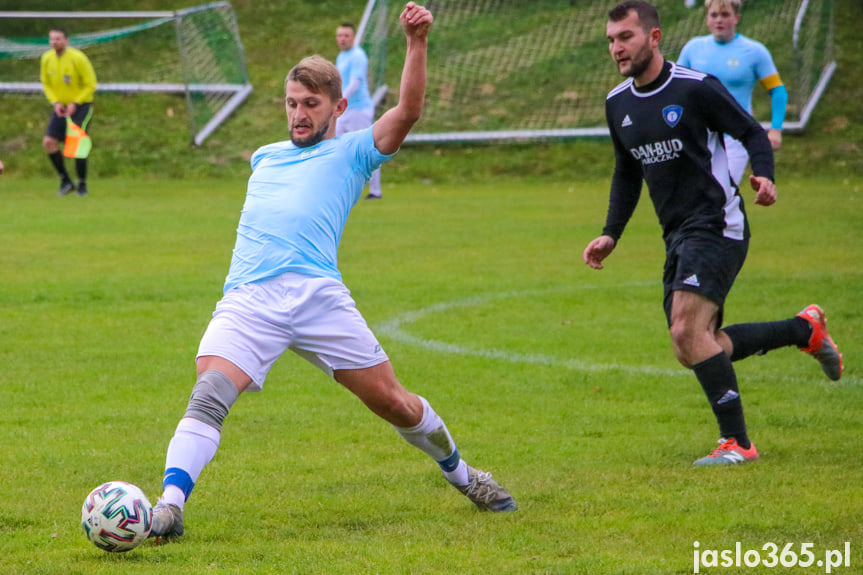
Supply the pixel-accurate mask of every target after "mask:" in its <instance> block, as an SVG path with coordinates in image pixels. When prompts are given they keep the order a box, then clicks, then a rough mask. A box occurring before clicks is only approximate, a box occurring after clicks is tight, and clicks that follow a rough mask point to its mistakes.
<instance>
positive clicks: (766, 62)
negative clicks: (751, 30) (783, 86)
mask: <svg viewBox="0 0 863 575" xmlns="http://www.w3.org/2000/svg"><path fill="white" fill-rule="evenodd" d="M753 44H755V46H756V47H757V48H756V50H755V75H756V76H757V77H758V80H761V79H762V78H766V77H767V76H772V75H773V74H779V72H778V71H777V70H776V64H774V63H773V57H772V56H770V52H769V51H768V50H767V47H766V46H764V44H762V43H760V42H753Z"/></svg>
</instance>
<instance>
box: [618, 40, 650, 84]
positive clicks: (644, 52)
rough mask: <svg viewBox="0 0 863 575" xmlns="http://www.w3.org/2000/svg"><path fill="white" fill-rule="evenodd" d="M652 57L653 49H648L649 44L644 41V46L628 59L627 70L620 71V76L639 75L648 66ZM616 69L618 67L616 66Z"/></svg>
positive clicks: (634, 76)
mask: <svg viewBox="0 0 863 575" xmlns="http://www.w3.org/2000/svg"><path fill="white" fill-rule="evenodd" d="M652 59H653V50H651V49H650V44H649V43H648V42H645V44H644V46H642V47H641V49H639V50H638V52H637V53H636V54H635V55H634V56H633V57H632V58H630V59H629V70H626V71H625V72H624V71H622V70H621V71H620V74H621V76H625V77H627V78H637V77H639V76H641V75H642V74H643V73H644V71H645V70H647V68H648V67H649V66H650V61H651V60H652ZM618 70H620V67H619V66H618Z"/></svg>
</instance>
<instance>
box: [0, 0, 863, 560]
mask: <svg viewBox="0 0 863 575" xmlns="http://www.w3.org/2000/svg"><path fill="white" fill-rule="evenodd" d="M195 3H196V2H189V1H186V2H183V1H180V2H177V1H174V0H75V2H72V0H28V2H27V3H26V4H27V7H28V8H30V9H34V10H36V9H41V10H65V9H82V10H83V9H88V10H93V9H141V10H143V9H176V8H178V7H181V6H186V5H190V4H195ZM233 4H234V7H235V8H236V10H237V16H238V19H239V22H240V28H241V34H242V37H243V42H244V45H245V48H246V56H247V60H248V66H249V73H250V76H251V78H252V82H253V84H254V86H255V92H254V93H253V94H252V97H251V98H250V100H249V101H248V102H247V103H246V104H244V106H243V107H241V108H240V109H239V110H238V111H237V113H236V114H235V115H234V116H232V118H231V119H229V121H228V122H227V123H226V124H225V125H224V126H223V127H222V128H220V130H219V131H218V132H217V133H216V134H215V135H214V137H213V138H211V139H210V140H208V141H207V143H206V144H205V145H204V146H201V147H199V148H190V147H189V146H188V145H187V141H188V134H187V130H186V126H185V117H184V112H183V109H184V108H183V103H182V100H181V99H178V98H175V97H172V96H140V97H128V96H119V95H108V94H106V95H104V96H102V97H100V100H99V103H98V106H99V116H98V125H97V126H96V127H95V128H94V129H97V132H96V134H98V140H97V144H96V145H97V148H96V149H95V151H94V155H93V161H92V162H91V172H90V175H91V177H90V182H89V186H90V192H91V196H90V197H88V198H86V199H82V198H77V197H75V196H72V197H67V198H57V197H56V195H55V192H56V187H57V182H56V180H55V179H54V178H53V173H52V172H50V167H49V165H48V162H47V160H46V159H45V157H44V154H43V153H42V149H41V131H42V129H43V123H44V120H45V117H44V115H45V112H46V110H45V107H44V104H43V103H42V100H41V96H27V97H22V96H0V109H2V114H3V122H0V158H2V159H3V161H4V163H5V164H6V173H5V174H4V175H2V176H0V221H2V222H3V223H2V224H0V245H2V246H3V247H2V249H0V360H2V366H3V367H2V372H0V373H2V375H0V408H2V411H0V574H6V573H10V574H15V575H17V574H22V575H43V574H44V575H55V574H56V575H59V574H64V575H66V574H70V575H75V574H86V575H90V574H96V575H99V574H110V575H113V574H119V573H122V574H137V573H141V574H144V573H146V574H148V575H149V574H172V575H173V574H199V573H219V574H252V573H253V574H259V573H263V574H286V573H297V574H316V575H317V574H321V575H339V574H351V575H353V574H359V573H362V574H387V575H388V574H410V575H414V574H417V575H422V574H435V575H437V574H443V575H449V574H451V573H466V574H471V575H473V574H516V575H521V574H559V575H570V574H585V575H615V574H628V575H654V574H655V575H667V574H684V573H692V572H693V571H694V561H693V554H694V550H695V546H694V543H695V542H696V541H697V542H699V549H700V550H711V549H713V550H728V549H730V550H734V548H735V544H736V543H737V542H740V544H741V547H742V549H743V550H747V549H748V550H759V551H761V553H762V554H763V555H764V556H765V558H766V556H767V551H765V550H763V547H764V546H765V545H766V544H768V543H771V542H772V543H775V544H776V545H777V546H778V548H779V550H780V551H781V550H782V549H783V547H784V546H785V545H788V544H791V545H792V550H793V551H795V552H797V553H799V552H800V550H801V546H802V545H803V544H805V543H812V545H813V546H812V551H813V552H814V554H815V556H814V560H816V561H817V560H821V561H823V560H824V559H825V558H826V552H827V550H837V549H843V548H844V545H845V543H846V542H848V543H850V548H851V557H850V566H849V567H845V566H843V567H837V568H834V569H833V570H832V572H834V573H842V574H863V547H861V542H863V527H861V522H860V519H861V517H863V488H861V485H863V466H861V460H863V457H861V456H863V447H861V441H860V435H861V429H863V425H861V421H863V407H861V406H863V371H861V369H860V357H861V355H863V313H861V311H860V306H861V303H863V225H861V222H863V207H861V201H863V178H861V176H860V175H859V174H860V173H863V172H861V169H863V154H861V153H860V150H861V147H862V146H863V124H861V123H860V122H859V121H855V120H854V119H855V118H858V119H859V118H860V117H863V116H861V115H863V98H860V88H859V78H860V77H861V70H863V67H861V65H860V61H859V54H860V52H861V51H863V36H861V35H860V33H859V30H858V26H857V23H858V22H860V19H861V18H863V5H861V4H860V2H859V0H836V52H835V54H836V58H837V61H838V63H839V67H838V69H837V73H836V75H835V76H834V78H833V80H832V81H831V83H830V86H829V88H828V89H827V91H826V92H825V95H824V99H823V100H822V102H821V103H820V104H819V107H818V108H817V110H816V112H815V114H814V115H813V117H812V120H811V122H810V125H809V126H808V127H807V130H806V132H805V133H804V134H803V135H788V136H786V138H785V141H784V143H783V147H782V150H781V151H780V152H779V153H778V154H777V176H778V186H779V193H780V198H779V201H778V203H777V204H776V205H775V206H772V207H770V208H761V207H756V206H753V205H752V203H751V197H750V198H749V202H748V203H747V209H748V214H749V216H750V218H751V223H752V228H753V240H752V244H751V250H750V255H749V259H748V261H747V264H746V266H745V268H744V270H743V273H742V274H741V277H740V279H739V280H738V282H737V284H736V286H735V288H734V290H733V291H732V294H731V296H730V299H729V301H728V305H727V309H726V322H727V323H737V322H742V321H759V320H771V319H779V318H784V317H788V316H791V315H792V314H795V313H797V312H798V311H799V310H800V309H802V308H803V307H804V306H805V305H807V304H809V303H811V302H817V303H820V304H821V305H822V306H823V307H824V308H825V309H826V311H827V313H828V316H829V318H830V328H831V330H830V331H831V333H832V335H833V336H834V338H835V340H836V341H837V343H838V344H839V346H840V348H841V349H842V351H843V352H844V354H845V359H846V373H845V375H844V376H843V378H842V380H840V381H839V382H835V383H834V382H830V381H828V380H827V379H826V378H825V377H824V376H823V374H822V372H821V370H820V368H819V367H818V365H817V363H816V362H815V361H813V360H812V359H811V358H809V357H807V356H805V355H803V354H801V353H799V352H797V351H795V350H793V349H785V350H777V351H775V352H772V353H770V354H769V355H767V356H765V357H756V358H751V359H748V360H746V361H744V362H741V363H739V364H737V372H738V378H739V380H740V384H741V389H742V393H743V400H744V407H745V410H746V414H747V418H748V423H749V428H750V433H751V436H752V438H753V440H754V441H755V443H756V445H757V446H758V449H759V451H760V452H761V454H762V460H761V461H760V462H758V463H756V464H753V465H746V466H740V467H736V468H732V469H694V468H692V467H691V463H692V461H693V460H694V459H696V458H698V457H701V456H703V455H705V454H706V453H707V452H708V451H709V450H710V449H711V448H712V447H713V446H714V443H713V442H714V441H715V440H716V439H717V437H716V433H717V432H716V426H715V422H714V420H713V416H712V414H711V413H710V410H709V407H708V405H707V401H706V399H705V398H704V397H703V393H702V392H701V390H700V388H699V386H698V384H697V382H696V381H695V379H694V377H693V376H692V375H691V373H690V372H688V371H687V370H685V369H683V368H681V367H679V366H678V365H677V363H676V361H675V360H674V357H673V354H672V352H671V345H670V342H669V339H668V336H667V333H666V330H665V324H664V316H663V313H662V309H661V305H660V301H661V289H662V288H661V284H660V274H661V266H662V258H663V248H662V241H661V238H660V231H659V226H658V224H657V223H656V221H655V217H654V215H653V213H652V210H651V208H650V206H649V202H647V201H646V199H647V198H646V197H645V198H643V200H642V205H641V206H640V207H639V209H638V211H637V213H636V216H635V218H634V219H633V221H632V222H631V224H630V226H629V228H628V230H627V233H626V234H625V236H624V238H623V240H622V242H621V245H620V247H619V248H618V250H617V251H616V252H615V253H614V254H613V256H612V257H611V258H610V259H609V261H608V265H607V269H606V270H603V271H601V272H596V271H593V270H590V269H588V268H587V267H586V266H584V265H583V264H582V263H581V252H582V249H583V248H584V245H585V244H586V243H587V242H588V241H589V240H590V239H592V238H593V237H595V235H596V234H598V233H599V230H600V229H601V226H602V222H603V220H604V217H605V209H606V202H607V188H608V177H609V175H610V173H611V149H610V144H609V142H608V141H607V140H596V141H594V140H589V141H570V142H556V143H542V144H535V143H518V144H508V145H494V146H492V145H489V146H452V147H434V146H414V147H406V148H405V149H404V150H403V151H402V152H400V153H399V155H398V156H397V157H396V159H395V160H394V161H393V162H391V163H390V164H388V165H387V166H386V167H385V168H384V175H383V178H384V194H385V199H384V201H382V202H362V203H361V204H360V205H359V206H357V208H356V209H355V211H354V214H353V215H352V216H351V220H350V222H349V224H348V227H347V229H346V232H345V235H344V239H343V242H342V247H341V251H340V267H341V269H342V272H343V274H344V278H345V282H346V283H347V285H348V286H349V287H350V288H351V290H352V293H353V295H354V298H355V299H356V301H357V303H358V305H359V308H360V310H361V311H362V312H363V313H364V315H365V317H366V318H367V320H368V321H369V324H370V325H371V326H372V329H373V330H375V332H376V333H377V334H378V336H379V338H380V340H381V342H382V343H383V345H384V347H385V348H386V349H387V351H388V353H389V355H390V357H391V359H392V361H393V364H394V366H395V368H396V373H397V374H398V375H399V377H400V379H401V380H402V381H403V382H404V383H405V385H406V386H407V387H408V388H409V389H411V390H413V391H415V392H417V393H420V394H422V395H424V396H425V397H427V398H428V399H429V400H430V401H431V403H432V405H434V406H435V409H436V410H437V411H438V412H439V413H440V414H441V415H442V416H443V417H444V419H445V420H446V421H447V423H448V425H449V428H450V430H451V431H452V433H453V434H454V436H455V439H456V441H457V443H458V445H459V448H460V450H461V452H462V454H463V455H464V457H465V458H466V459H467V461H468V462H470V463H471V464H473V465H475V466H477V467H480V468H482V469H486V470H489V471H492V472H493V473H494V476H495V478H496V479H498V480H500V482H501V483H502V484H504V485H505V486H507V487H508V488H509V489H510V491H511V492H512V493H513V495H514V496H515V498H516V499H517V501H518V503H519V506H520V509H519V511H518V512H516V513H514V514H507V515H503V516H501V515H491V514H482V513H479V512H477V511H476V510H475V509H474V508H473V506H472V505H471V504H470V503H469V502H468V501H467V500H466V499H465V498H464V497H462V496H461V495H460V494H458V493H457V492H456V491H455V490H454V489H452V488H451V487H449V486H448V485H447V484H446V482H445V481H444V480H443V478H442V477H441V476H440V473H439V471H438V470H437V466H436V465H435V464H434V463H433V462H431V461H430V460H428V459H427V458H426V457H425V456H424V455H422V454H421V453H419V452H418V451H416V450H415V449H413V448H411V447H410V446H408V445H407V444H405V443H404V442H403V441H401V439H400V438H399V437H398V435H397V434H396V433H395V432H394V431H392V430H391V429H389V427H388V426H387V425H386V424H385V423H383V422H382V421H380V420H378V419H377V418H375V417H374V416H373V415H371V414H370V413H369V412H367V411H366V410H365V409H364V408H363V407H362V406H361V405H360V403H359V402H358V401H357V400H355V399H354V398H353V397H352V396H351V395H350V394H349V393H348V392H346V391H345V390H343V389H341V388H340V387H339V386H338V384H336V383H334V382H332V381H330V380H328V379H327V378H326V377H325V376H324V375H323V374H321V373H320V372H319V371H317V370H316V369H314V368H312V367H310V366H309V365H307V364H305V363H303V362H302V360H300V359H299V358H297V357H294V356H293V355H288V356H286V357H285V358H283V359H282V360H281V361H280V362H279V363H277V364H276V366H275V368H274V369H273V371H272V372H271V374H270V377H269V379H268V381H267V385H266V387H265V390H264V391H263V392H262V393H261V394H256V395H255V394H253V395H248V396H245V397H243V398H242V399H241V400H240V401H239V402H238V403H237V405H236V406H235V408H234V409H233V410H232V412H231V415H230V416H229V418H228V420H227V422H226V425H225V433H224V436H223V439H222V445H221V449H220V451H219V454H218V456H217V457H216V459H215V460H214V462H213V463H212V464H211V465H210V466H209V467H207V469H206V470H205V471H204V474H203V476H202V477H201V479H200V481H199V484H198V487H197V488H196V491H195V493H194V494H193V496H192V499H191V500H190V502H189V505H188V506H187V512H186V526H187V534H186V536H185V537H184V538H183V539H182V540H181V541H179V542H177V543H176V544H171V545H163V546H154V545H153V544H152V542H147V543H145V544H144V545H142V546H141V547H139V548H138V549H135V550H133V551H131V552H129V553H128V554H124V555H112V554H106V553H103V552H102V551H99V550H98V549H96V548H95V547H94V546H92V545H91V544H90V543H89V542H88V541H87V540H86V538H85V536H84V533H83V530H82V529H81V527H80V524H79V517H80V507H81V504H82V502H83V500H84V497H85V496H86V494H87V493H88V492H89V491H90V490H91V489H92V488H94V487H95V486H97V485H98V484H100V483H102V482H104V481H107V480H114V479H120V480H125V481H130V482H133V483H135V484H137V485H139V486H141V487H142V488H143V489H144V490H145V491H146V492H147V493H148V494H149V495H150V496H151V498H152V499H153V501H155V499H156V497H157V496H158V494H159V492H160V490H161V476H162V470H163V465H164V456H165V449H166V448H167V444H168V441H169V440H170V438H171V436H172V434H173V430H174V427H175V426H176V423H177V421H178V420H179V418H180V417H181V416H182V414H183V412H184V409H185V405H186V401H187V399H188V395H189V392H190V390H191V388H192V385H193V383H194V355H195V351H196V349H197V344H198V341H199V339H200V336H201V334H202V333H203V330H204V328H205V327H206V325H207V321H208V320H209V317H210V314H211V312H212V309H213V307H214V305H215V303H216V301H217V300H218V299H219V297H220V295H221V285H222V281H223V280H224V276H225V273H226V272H227V268H228V263H229V260H230V251H231V248H232V246H233V242H234V230H235V228H236V224H237V220H238V217H239V212H240V209H241V206H242V203H243V197H244V193H245V178H246V176H247V174H248V162H247V160H248V156H249V153H250V151H251V150H254V149H255V148H256V147H257V146H259V145H261V144H265V143H269V142H270V141H273V140H276V139H282V138H285V137H286V134H285V130H284V125H285V124H284V119H283V116H282V113H283V108H282V103H281V98H282V96H283V94H282V93H281V89H282V88H281V84H282V80H283V78H284V74H285V72H286V71H287V68H288V67H289V66H290V65H291V64H293V63H294V62H295V61H296V60H298V59H299V58H300V57H302V56H305V55H307V54H309V53H314V52H318V53H322V54H325V55H329V56H330V57H332V56H334V54H335V45H334V41H333V30H334V26H335V24H336V23H338V22H340V21H341V20H343V19H345V18H347V19H353V20H359V17H360V15H361V14H362V9H363V6H364V5H365V1H364V0H343V1H339V2H336V1H334V0H321V1H315V2H310V1H307V2H283V1H281V0H255V1H254V2H252V1H251V0H235V1H234V2H233ZM574 4H578V3H574ZM660 4H662V5H663V6H666V5H667V6H669V7H670V6H672V4H673V5H674V7H676V8H677V9H678V10H679V11H680V10H682V7H680V6H679V4H680V0H673V2H672V0H662V2H660ZM0 8H3V9H7V10H13V9H20V8H21V2H20V0H0ZM751 21H752V20H749V21H747V20H746V19H744V21H743V25H742V31H743V32H744V33H746V26H747V24H748V22H751ZM500 33H501V36H500V38H494V39H493V40H494V41H500V42H504V41H505V38H506V34H507V30H501V31H500ZM597 34H598V37H599V38H600V39H601V37H602V35H603V34H604V30H597ZM0 35H2V34H0ZM274 60H277V61H278V62H279V63H278V64H274ZM607 64H608V65H609V66H611V64H610V62H608V63H607ZM431 65H434V63H433V62H432V63H431ZM591 65H592V64H591ZM527 89H532V87H529V88H527ZM169 110H170V111H172V112H174V111H175V112H176V115H174V114H168V111H169ZM95 137H96V135H94V138H95ZM49 176H52V177H49ZM777 555H779V553H778V552H777ZM700 571H701V572H702V573H712V574H740V575H742V574H747V575H749V574H769V575H777V574H783V575H797V574H801V575H802V574H816V573H824V572H826V565H822V566H818V565H817V564H815V563H814V564H813V565H812V566H810V567H809V568H804V567H783V566H782V565H778V566H776V567H773V568H770V567H765V566H761V567H756V568H747V567H739V568H735V567H731V568H724V567H714V568H707V567H702V568H701V569H700Z"/></svg>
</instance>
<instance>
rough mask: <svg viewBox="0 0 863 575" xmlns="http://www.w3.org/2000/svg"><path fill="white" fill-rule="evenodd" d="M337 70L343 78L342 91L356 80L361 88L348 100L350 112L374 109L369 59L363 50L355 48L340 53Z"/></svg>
mask: <svg viewBox="0 0 863 575" xmlns="http://www.w3.org/2000/svg"><path fill="white" fill-rule="evenodd" d="M336 68H338V69H339V74H341V76H342V90H345V89H346V88H347V87H348V84H350V83H351V80H353V79H354V78H357V79H358V80H359V87H358V88H357V90H356V91H355V92H354V93H353V94H351V96H350V97H349V98H348V110H362V109H366V108H374V104H372V97H371V95H370V94H369V80H368V74H369V59H368V57H367V56H366V53H365V52H363V49H362V48H360V47H359V46H355V47H354V48H351V49H350V50H345V51H344V52H339V55H338V56H337V57H336Z"/></svg>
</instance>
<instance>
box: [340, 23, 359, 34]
mask: <svg viewBox="0 0 863 575" xmlns="http://www.w3.org/2000/svg"><path fill="white" fill-rule="evenodd" d="M339 28H350V29H351V30H353V31H354V33H356V31H357V27H356V26H354V25H353V23H351V22H342V23H341V24H339Z"/></svg>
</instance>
